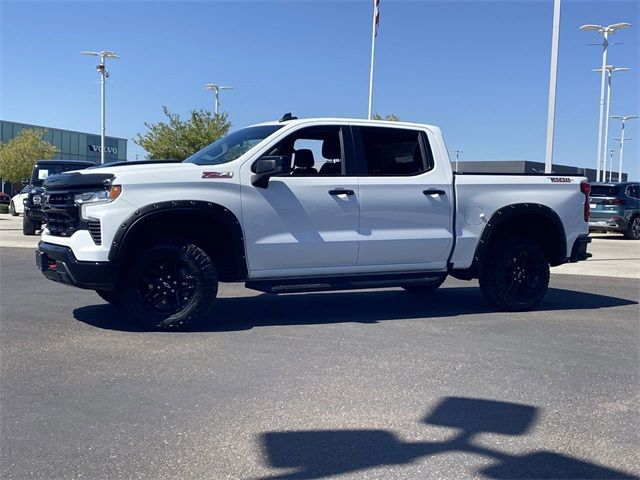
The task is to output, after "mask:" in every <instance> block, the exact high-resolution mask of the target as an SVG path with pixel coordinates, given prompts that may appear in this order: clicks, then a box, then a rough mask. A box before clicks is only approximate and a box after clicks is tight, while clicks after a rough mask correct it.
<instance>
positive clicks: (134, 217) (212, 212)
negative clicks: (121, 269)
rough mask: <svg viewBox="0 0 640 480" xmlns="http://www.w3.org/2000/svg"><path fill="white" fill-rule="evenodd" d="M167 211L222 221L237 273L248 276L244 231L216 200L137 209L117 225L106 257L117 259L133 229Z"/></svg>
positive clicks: (162, 204) (233, 215)
mask: <svg viewBox="0 0 640 480" xmlns="http://www.w3.org/2000/svg"><path fill="white" fill-rule="evenodd" d="M170 212H179V213H196V214H199V215H205V216H207V217H209V218H211V219H212V220H216V221H219V222H221V223H222V224H223V225H224V226H225V227H226V228H227V229H228V230H229V232H230V234H231V236H232V245H233V249H234V251H233V252H232V253H233V255H234V257H235V261H236V268H237V272H238V274H239V275H240V276H241V277H244V278H246V277H247V272H248V270H247V262H246V253H245V248H244V234H243V232H242V226H241V225H240V222H239V221H238V218H237V217H236V216H235V214H234V213H233V212H232V211H231V210H229V209H228V208H226V207H223V206H222V205H219V204H217V203H213V202H205V201H202V200H172V201H167V202H157V203H151V204H149V205H145V206H144V207H140V208H137V209H136V210H135V211H134V212H133V213H132V214H131V215H129V216H128V217H127V218H126V219H125V220H124V221H123V222H122V223H121V224H120V228H118V231H117V232H116V234H115V235H114V237H113V240H112V241H111V247H110V249H109V260H110V261H112V262H118V261H119V260H120V259H121V257H122V254H123V252H124V250H125V247H126V244H127V241H128V240H129V239H130V238H131V237H132V236H133V234H134V232H135V231H136V229H137V228H139V227H140V226H141V225H143V224H144V223H145V222H146V221H147V220H149V219H151V218H152V217H155V216H157V215H164V214H166V213H170Z"/></svg>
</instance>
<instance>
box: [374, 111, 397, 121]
mask: <svg viewBox="0 0 640 480" xmlns="http://www.w3.org/2000/svg"><path fill="white" fill-rule="evenodd" d="M373 119H374V120H387V121H388V122H399V121H400V117H399V116H397V115H396V114H395V113H390V114H389V115H387V116H385V117H384V118H382V115H380V114H379V113H374V114H373Z"/></svg>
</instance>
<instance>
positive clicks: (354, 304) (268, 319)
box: [73, 287, 638, 332]
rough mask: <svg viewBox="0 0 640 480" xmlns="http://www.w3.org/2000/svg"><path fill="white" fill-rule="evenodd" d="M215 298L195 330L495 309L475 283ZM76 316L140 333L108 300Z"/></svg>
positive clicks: (570, 305) (620, 302) (561, 300)
mask: <svg viewBox="0 0 640 480" xmlns="http://www.w3.org/2000/svg"><path fill="white" fill-rule="evenodd" d="M216 302H217V303H216V306H215V309H214V313H213V315H212V317H211V318H208V319H206V320H205V321H204V322H203V323H201V324H200V325H198V326H195V327H192V329H191V330H192V331H200V332H220V331H237V330H249V329H252V328H255V327H263V326H274V325H315V324H332V323H345V322H357V323H377V322H381V321H388V320H398V319H424V318H428V319H431V320H438V319H444V318H449V317H457V316H462V315H477V314H483V313H490V312H492V311H494V310H493V309H492V308H491V307H490V306H489V305H487V303H486V302H485V301H484V299H483V297H482V295H481V293H480V290H479V289H478V288H475V287H459V288H458V287H456V288H441V289H440V290H438V291H436V292H434V293H433V294H431V295H428V296H420V295H412V294H409V293H407V292H404V291H402V290H381V291H347V292H328V293H309V294H303V295H271V294H262V295H257V296H252V297H223V298H219V299H218V300H217V301H216ZM637 303H638V302H635V301H630V300H626V299H623V298H617V297H610V296H606V295H599V294H592V293H586V292H579V291H573V290H563V289H557V288H550V289H549V290H548V292H547V295H546V297H545V299H544V300H543V302H542V303H541V304H540V305H539V306H538V307H537V310H538V311H560V310H592V309H596V308H611V307H617V306H624V305H633V304H637ZM73 314H74V317H75V318H76V319H77V320H79V321H81V322H84V323H87V324H89V325H92V326H95V327H98V328H104V329H108V330H121V331H132V332H134V331H141V329H140V328H138V327H136V325H135V324H134V323H133V322H131V321H130V320H129V319H128V318H127V317H126V315H123V314H122V312H118V311H116V309H115V308H114V307H112V306H110V305H108V304H101V305H90V306H85V307H80V308H77V309H75V310H74V312H73ZM525 314H526V313H525ZM525 314H513V315H525Z"/></svg>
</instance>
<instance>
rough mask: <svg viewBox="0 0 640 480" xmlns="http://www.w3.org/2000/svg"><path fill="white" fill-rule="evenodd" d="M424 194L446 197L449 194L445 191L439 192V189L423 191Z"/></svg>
mask: <svg viewBox="0 0 640 480" xmlns="http://www.w3.org/2000/svg"><path fill="white" fill-rule="evenodd" d="M422 193H424V194H425V195H446V194H447V192H445V191H444V190H438V189H437V188H429V189H427V190H423V191H422Z"/></svg>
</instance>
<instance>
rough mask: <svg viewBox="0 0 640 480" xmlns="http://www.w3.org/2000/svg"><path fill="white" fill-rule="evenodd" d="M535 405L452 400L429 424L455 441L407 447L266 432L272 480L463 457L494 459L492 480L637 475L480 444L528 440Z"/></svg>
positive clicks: (388, 437)
mask: <svg viewBox="0 0 640 480" xmlns="http://www.w3.org/2000/svg"><path fill="white" fill-rule="evenodd" d="M537 417H538V409H537V408H536V407H533V406H531V405H522V404H515V403H508V402H500V401H492V400H480V399H473V398H461V397H446V398H444V399H443V400H442V401H441V402H440V403H439V404H438V405H437V406H436V408H435V409H434V410H433V411H432V412H431V413H430V414H429V415H428V416H427V417H426V418H425V419H424V423H426V424H429V425H437V426H440V427H448V428H454V429H456V431H457V432H458V435H457V436H455V438H453V439H452V440H448V441H443V442H403V441H402V440H400V439H399V438H398V437H397V436H396V435H395V434H394V433H392V432H388V431H385V430H323V431H313V430H311V431H286V432H266V433H263V434H262V435H261V436H260V443H261V445H262V447H263V449H264V452H265V456H266V458H267V460H268V462H269V466H270V467H272V468H277V469H286V472H284V473H281V474H276V475H273V476H269V477H265V478H268V479H272V480H275V479H283V480H284V479H291V480H293V479H298V480H303V479H318V478H326V477H329V476H332V475H340V474H348V473H352V472H355V471H358V470H365V469H369V468H376V467H382V466H389V465H403V464H408V463H410V462H414V461H415V460H417V459H419V458H424V457H430V456H433V455H436V454H441V453H452V452H460V453H466V454H475V455H479V456H483V457H488V458H490V459H492V460H493V461H494V462H495V463H494V464H492V465H490V466H489V467H486V468H483V469H482V470H481V471H480V472H479V473H480V474H482V475H484V476H485V477H487V478H496V479H515V478H538V479H552V478H553V479H556V478H558V479H596V478H597V479H601V478H608V479H619V478H637V477H634V476H633V475H631V474H629V473H626V472H622V471H618V470H613V469H610V468H608V467H603V466H600V465H596V464H594V463H591V462H586V461H583V460H579V459H576V458H572V457H569V456H566V455H561V454H558V453H555V452H550V451H537V452H531V453H528V454H525V455H512V454H509V453H507V452H502V451H500V450H495V449H490V448H487V447H483V446H479V445H476V444H475V443H474V442H473V439H474V437H475V436H477V435H480V434H482V433H493V434H501V435H514V436H519V435H525V434H526V433H527V432H528V431H529V430H530V429H531V428H532V427H533V426H534V424H535V421H536V418H537Z"/></svg>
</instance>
